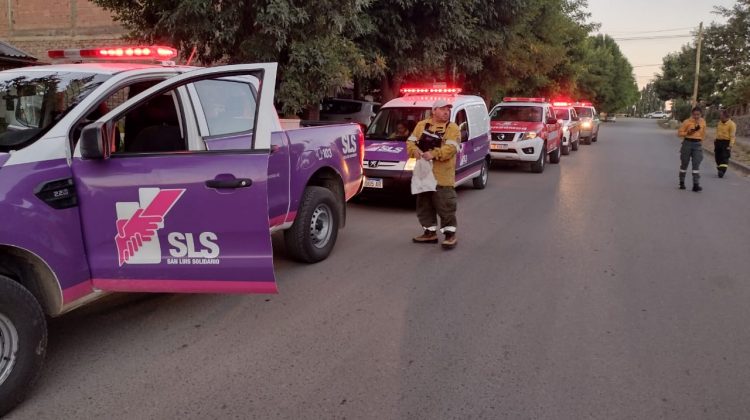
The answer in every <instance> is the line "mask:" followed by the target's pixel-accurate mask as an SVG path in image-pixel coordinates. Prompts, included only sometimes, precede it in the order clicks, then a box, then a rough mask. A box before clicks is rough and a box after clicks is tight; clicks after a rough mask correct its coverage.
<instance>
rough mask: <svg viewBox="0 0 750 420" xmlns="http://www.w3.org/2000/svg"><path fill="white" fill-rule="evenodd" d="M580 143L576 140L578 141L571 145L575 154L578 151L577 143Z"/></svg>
mask: <svg viewBox="0 0 750 420" xmlns="http://www.w3.org/2000/svg"><path fill="white" fill-rule="evenodd" d="M580 141H581V140H580V139H578V140H576V141H575V142H574V143H571V145H572V147H573V151H574V152H575V151H576V150H578V143H579V142H580Z"/></svg>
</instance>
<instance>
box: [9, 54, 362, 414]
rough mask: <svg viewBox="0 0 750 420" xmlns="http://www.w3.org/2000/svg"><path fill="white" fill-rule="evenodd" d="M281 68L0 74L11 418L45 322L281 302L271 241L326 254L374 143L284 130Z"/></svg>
mask: <svg viewBox="0 0 750 420" xmlns="http://www.w3.org/2000/svg"><path fill="white" fill-rule="evenodd" d="M69 52H70V50H66V53H69ZM81 55H82V56H83V54H81ZM276 68H277V66H276V64H253V65H231V66H221V67H214V68H206V69H199V68H194V67H180V66H174V65H145V64H132V63H124V62H115V63H112V62H110V63H102V62H99V63H80V64H59V65H48V66H38V67H32V68H25V69H22V70H20V69H19V70H7V71H2V72H0V91H2V97H3V98H4V99H5V109H4V110H2V111H0V215H2V223H0V353H1V354H0V415H2V414H4V413H6V412H8V411H9V410H10V409H12V408H13V407H14V406H15V405H16V404H18V403H19V402H20V401H22V399H23V398H24V396H25V394H26V393H27V391H28V390H29V389H30V388H31V386H32V385H33V382H34V381H35V379H36V378H37V377H38V375H39V373H40V368H41V365H42V362H43V359H44V355H45V351H46V345H47V327H46V319H45V315H48V316H53V317H54V316H58V315H61V314H63V313H66V312H68V311H70V310H72V309H74V308H76V307H79V306H81V305H84V304H87V303H89V302H91V301H93V300H94V299H96V298H98V297H101V296H102V295H104V294H106V293H109V292H183V293H276V291H277V289H276V281H275V277H274V267H273V250H272V247H271V233H273V232H275V231H280V230H283V231H284V236H285V240H286V249H287V253H289V254H290V255H291V256H292V257H293V258H295V259H298V260H301V261H305V262H316V261H320V260H322V259H324V258H326V257H327V256H328V254H329V253H330V252H331V249H332V248H333V246H334V244H335V242H336V238H337V234H338V230H339V228H340V227H341V226H343V225H344V221H345V215H346V201H347V200H349V199H350V198H352V197H353V196H354V195H356V194H357V193H358V192H360V190H361V189H362V188H363V170H362V160H363V157H364V147H363V145H364V137H363V133H362V131H361V129H360V127H359V125H357V124H347V125H336V126H325V127H315V128H302V129H295V130H288V131H285V130H283V129H282V128H281V125H280V122H279V119H278V116H277V114H276V111H275V109H274V105H273V95H274V86H275V83H276Z"/></svg>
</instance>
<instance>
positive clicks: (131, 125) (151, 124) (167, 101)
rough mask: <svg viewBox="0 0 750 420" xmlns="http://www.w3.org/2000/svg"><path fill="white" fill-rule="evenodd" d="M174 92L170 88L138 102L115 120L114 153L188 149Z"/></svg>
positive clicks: (162, 151) (161, 151)
mask: <svg viewBox="0 0 750 420" xmlns="http://www.w3.org/2000/svg"><path fill="white" fill-rule="evenodd" d="M182 120H183V118H182V113H181V112H180V109H179V107H178V106H177V95H176V93H175V91H170V92H167V93H164V94H162V95H159V96H156V97H154V98H151V99H150V100H148V101H146V102H144V103H142V104H140V105H138V106H137V107H135V108H133V109H131V110H130V111H128V112H127V113H126V114H125V115H124V116H122V117H120V118H119V119H118V120H117V123H116V126H117V127H118V130H117V132H116V138H115V147H114V150H113V153H114V154H133V153H135V154H137V153H165V152H176V151H185V150H188V149H187V146H186V141H185V137H184V135H183V131H182V128H181V127H182V125H181V124H180V121H182Z"/></svg>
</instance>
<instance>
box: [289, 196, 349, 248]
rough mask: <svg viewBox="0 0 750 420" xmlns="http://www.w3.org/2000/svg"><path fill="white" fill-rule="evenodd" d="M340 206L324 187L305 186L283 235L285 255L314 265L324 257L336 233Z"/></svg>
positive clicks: (334, 240)
mask: <svg viewBox="0 0 750 420" xmlns="http://www.w3.org/2000/svg"><path fill="white" fill-rule="evenodd" d="M340 206H341V204H339V203H338V201H337V200H336V196H335V195H334V194H333V192H332V191H331V190H329V189H327V188H324V187H315V186H311V187H307V188H306V189H305V192H304V193H303V194H302V202H301V203H300V207H299V211H298V212H297V218H296V219H295V220H294V224H293V225H292V227H291V228H289V229H288V230H287V231H285V232H284V241H285V243H286V249H287V252H288V253H289V255H290V256H291V257H292V258H294V259H296V260H299V261H302V262H306V263H315V262H318V261H322V260H324V259H326V258H327V257H328V255H329V254H330V253H331V251H332V250H333V246H334V245H335V244H336V238H337V237H338V233H339V225H340V220H339V217H340V214H341V212H340V211H339V208H340Z"/></svg>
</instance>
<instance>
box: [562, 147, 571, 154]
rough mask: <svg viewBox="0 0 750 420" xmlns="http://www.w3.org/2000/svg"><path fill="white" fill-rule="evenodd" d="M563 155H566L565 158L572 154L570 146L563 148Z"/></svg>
mask: <svg viewBox="0 0 750 420" xmlns="http://www.w3.org/2000/svg"><path fill="white" fill-rule="evenodd" d="M562 154H564V155H565V156H567V155H569V154H570V145H567V146H562Z"/></svg>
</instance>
